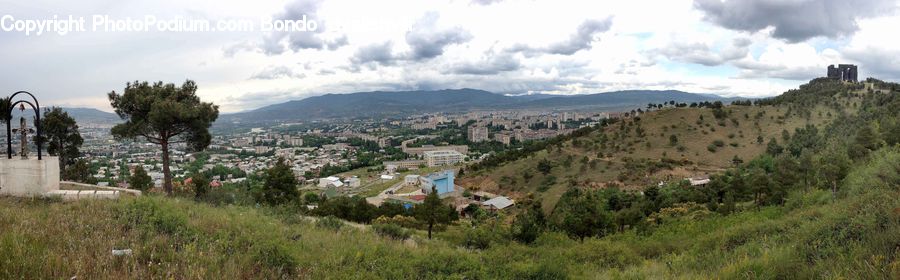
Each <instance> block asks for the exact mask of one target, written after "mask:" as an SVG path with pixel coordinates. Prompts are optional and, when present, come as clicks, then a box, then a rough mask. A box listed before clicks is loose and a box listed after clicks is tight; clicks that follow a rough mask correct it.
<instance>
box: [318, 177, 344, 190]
mask: <svg viewBox="0 0 900 280" xmlns="http://www.w3.org/2000/svg"><path fill="white" fill-rule="evenodd" d="M343 185H344V183H343V182H341V178H338V177H334V176H329V177H325V178H319V187H320V188H328V187H335V188H337V187H340V186H343Z"/></svg>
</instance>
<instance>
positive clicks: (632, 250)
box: [0, 150, 900, 279]
mask: <svg viewBox="0 0 900 280" xmlns="http://www.w3.org/2000/svg"><path fill="white" fill-rule="evenodd" d="M898 174H900V152H898V151H897V150H893V151H889V152H884V153H883V154H882V155H879V156H875V157H874V158H873V160H872V161H871V162H870V163H869V164H866V165H862V166H859V167H857V168H856V169H855V170H854V171H853V172H852V173H851V174H850V175H849V176H848V178H847V180H846V181H845V184H844V185H843V187H842V190H841V192H840V193H839V195H838V196H837V198H835V199H832V198H831V194H830V192H828V191H824V190H808V191H800V192H796V193H793V194H792V195H791V196H790V199H789V200H788V203H787V204H786V205H785V206H770V207H764V208H761V209H759V210H756V209H755V208H753V207H750V206H745V208H746V209H744V210H743V211H741V212H739V213H737V214H733V215H729V216H720V215H718V214H712V215H711V216H708V217H706V218H700V219H697V220H691V219H686V218H681V219H676V220H667V222H665V223H663V224H662V225H658V226H654V227H651V228H649V229H644V230H628V231H625V232H622V233H617V234H613V235H609V236H606V237H604V238H600V239H597V238H593V239H587V240H585V241H584V243H580V242H578V241H575V240H571V239H569V238H567V237H565V236H564V235H562V234H560V233H554V232H550V233H545V234H543V235H542V236H541V237H540V238H538V240H537V241H536V242H535V244H533V245H522V244H518V243H515V242H511V241H509V240H508V239H506V238H503V235H504V234H505V226H501V225H494V227H495V228H494V229H493V230H491V231H489V232H490V234H491V236H490V237H489V238H490V239H489V240H490V243H489V245H488V246H489V247H488V248H487V249H485V250H472V249H466V248H464V247H463V246H462V244H463V242H464V240H465V236H466V232H467V226H465V225H457V226H451V227H450V228H449V229H448V230H447V231H445V232H440V233H438V234H437V235H436V238H435V239H434V240H427V239H425V238H424V233H423V232H421V231H413V234H412V236H411V238H410V240H405V241H404V240H400V239H395V238H392V237H389V236H384V237H383V236H381V235H379V234H378V233H376V232H374V231H372V230H361V229H356V228H351V227H341V228H339V229H335V228H334V227H323V226H317V225H316V224H315V223H312V222H308V221H307V220H305V219H298V218H297V216H296V215H292V214H285V212H284V211H274V210H270V209H268V208H253V207H237V206H220V207H215V206H211V205H208V204H203V203H198V202H194V201H193V200H185V199H176V198H165V197H157V196H153V195H151V196H144V197H137V198H130V197H123V198H122V199H121V200H118V201H106V200H98V201H77V202H71V203H67V202H61V201H54V200H43V199H17V198H0V225H2V229H3V230H2V231H0V278H4V279H8V278H43V279H46V278H69V277H72V276H78V277H79V278H82V279H97V278H101V279H103V278H114V279H122V278H188V279H204V278H221V279H234V278H241V279H247V278H268V279H272V278H312V279H358V278H365V279H404V278H405V279H409V278H453V279H462V278H466V279H495V278H499V279H554V278H557V279H558V278H601V279H710V278H723V279H746V278H752V279H822V278H824V279H835V278H838V279H840V278H844V279H885V278H897V277H900V259H898V257H900V249H898V248H900V247H898V246H900V211H898V210H897V209H900V187H898V184H900V175H898ZM463 223H465V222H463ZM124 248H129V249H133V250H134V254H133V255H131V256H125V257H113V256H111V254H110V250H112V249H124Z"/></svg>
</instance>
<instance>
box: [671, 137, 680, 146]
mask: <svg viewBox="0 0 900 280" xmlns="http://www.w3.org/2000/svg"><path fill="white" fill-rule="evenodd" d="M675 145H678V136H675V134H672V135H669V146H675Z"/></svg>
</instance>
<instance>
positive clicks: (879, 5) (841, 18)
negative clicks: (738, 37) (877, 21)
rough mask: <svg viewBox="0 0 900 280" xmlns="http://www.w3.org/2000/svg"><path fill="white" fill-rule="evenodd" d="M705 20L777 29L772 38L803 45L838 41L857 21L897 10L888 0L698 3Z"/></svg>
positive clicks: (854, 28)
mask: <svg viewBox="0 0 900 280" xmlns="http://www.w3.org/2000/svg"><path fill="white" fill-rule="evenodd" d="M694 7H696V8H697V9H699V10H700V11H702V12H703V13H704V14H705V20H707V21H710V22H712V23H715V24H717V25H719V26H722V27H724V28H727V29H732V30H739V31H748V32H757V31H760V30H763V29H766V28H768V27H770V26H771V27H773V28H774V31H773V33H772V36H774V37H775V38H779V39H784V40H787V41H789V42H794V43H796V42H801V41H805V40H807V39H809V38H813V37H817V36H825V37H829V38H836V37H840V36H847V35H851V34H853V33H854V32H856V31H857V30H858V29H859V26H857V24H856V20H857V19H860V18H867V17H874V16H878V15H883V14H886V13H890V12H892V11H894V10H896V2H894V1H886V0H867V1H845V0H805V1H779V0H774V1H768V0H766V1H755V0H731V1H726V2H723V1H721V0H695V1H694Z"/></svg>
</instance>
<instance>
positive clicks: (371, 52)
mask: <svg viewBox="0 0 900 280" xmlns="http://www.w3.org/2000/svg"><path fill="white" fill-rule="evenodd" d="M393 48H394V44H393V43H392V42H391V41H387V42H384V43H381V44H372V45H367V46H363V47H360V48H359V49H358V50H356V53H354V54H353V57H351V58H350V62H352V63H353V64H357V65H365V64H372V63H374V64H379V65H393V64H394V62H395V61H396V60H398V59H399V58H398V57H397V56H396V55H394V53H393Z"/></svg>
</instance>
